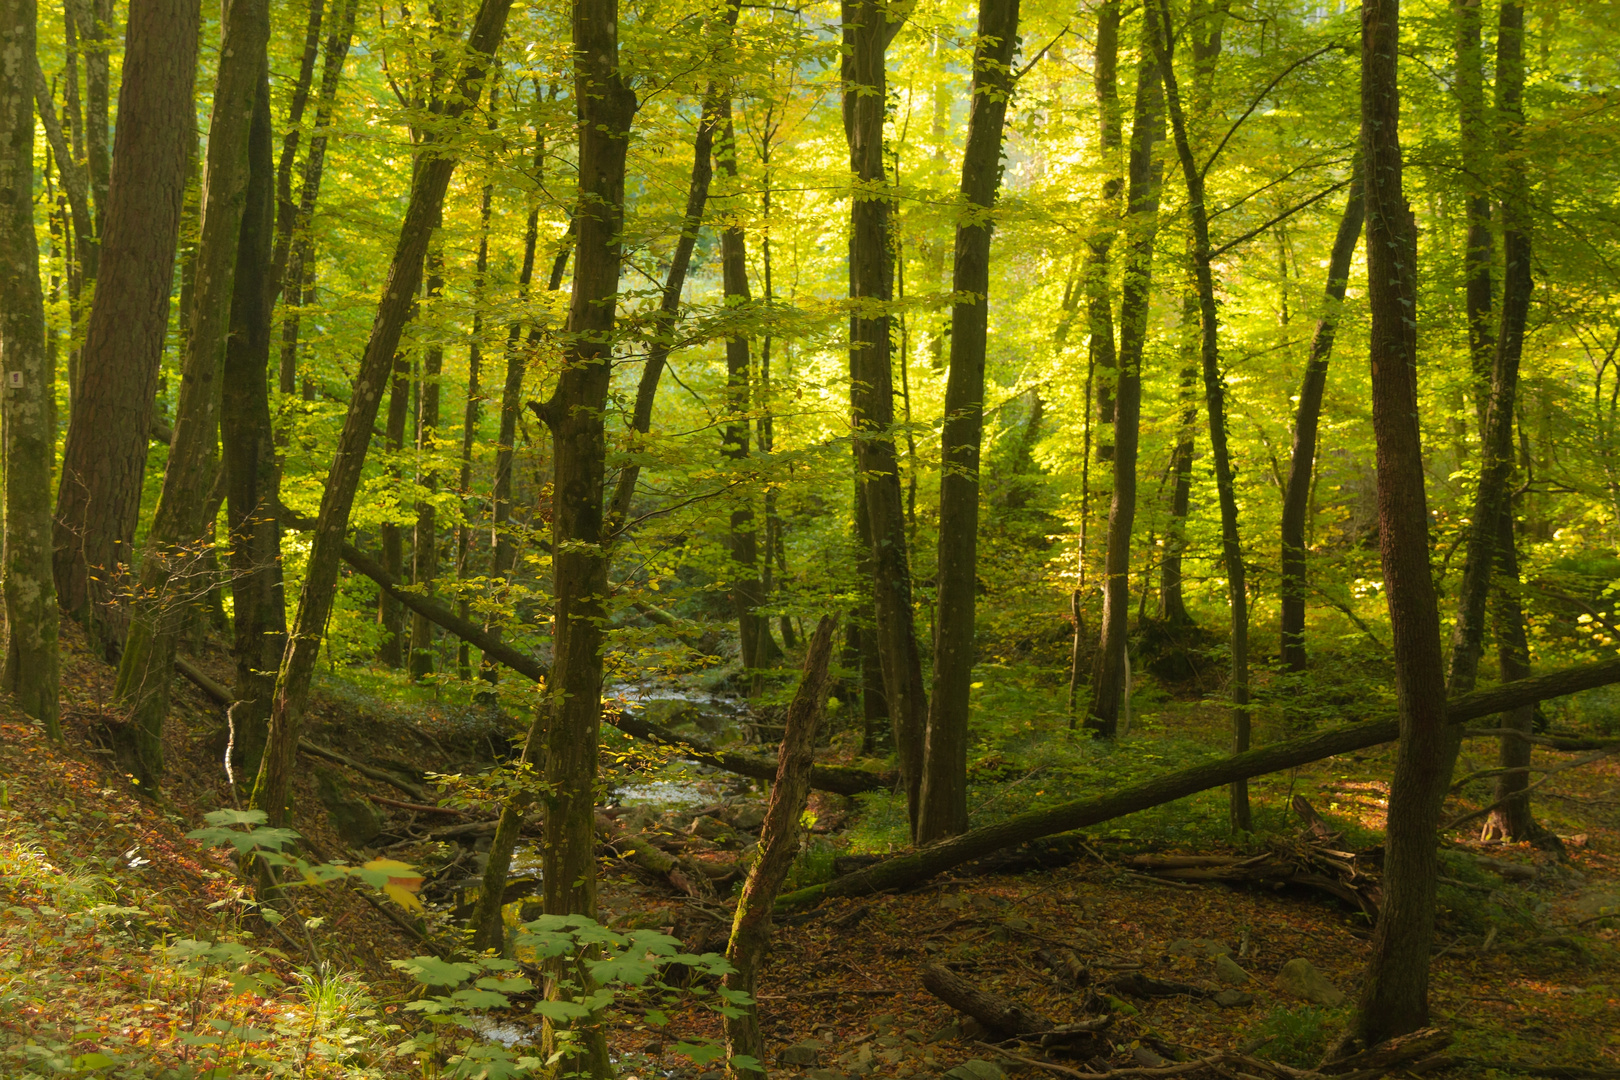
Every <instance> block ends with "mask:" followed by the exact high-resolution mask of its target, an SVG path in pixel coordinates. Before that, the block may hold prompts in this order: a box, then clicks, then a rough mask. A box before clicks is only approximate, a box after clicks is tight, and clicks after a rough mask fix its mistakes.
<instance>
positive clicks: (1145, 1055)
mask: <svg viewBox="0 0 1620 1080" xmlns="http://www.w3.org/2000/svg"><path fill="white" fill-rule="evenodd" d="M1131 1060H1132V1061H1134V1062H1136V1063H1137V1064H1138V1065H1141V1066H1143V1067H1144V1068H1148V1069H1157V1068H1159V1067H1161V1066H1163V1065H1165V1064H1167V1062H1166V1061H1165V1060H1164V1058H1163V1057H1161V1056H1160V1055H1159V1054H1157V1053H1155V1052H1154V1051H1153V1050H1150V1049H1149V1048H1147V1047H1145V1046H1138V1047H1137V1048H1136V1049H1135V1050H1132V1051H1131Z"/></svg>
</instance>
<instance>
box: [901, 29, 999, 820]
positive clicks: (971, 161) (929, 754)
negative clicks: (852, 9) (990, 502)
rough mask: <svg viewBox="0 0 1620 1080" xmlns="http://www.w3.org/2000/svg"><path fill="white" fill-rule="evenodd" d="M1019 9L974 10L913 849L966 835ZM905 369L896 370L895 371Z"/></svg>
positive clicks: (952, 273) (952, 287) (952, 284)
mask: <svg viewBox="0 0 1620 1080" xmlns="http://www.w3.org/2000/svg"><path fill="white" fill-rule="evenodd" d="M1017 47H1018V0H980V3H979V31H978V36H977V38H976V39H975V43H974V49H973V53H974V55H973V93H972V101H973V105H972V109H971V112H970V113H969V114H968V128H967V147H966V149H965V150H964V151H963V154H962V184H961V193H962V201H961V204H960V206H959V210H958V212H959V213H960V214H961V215H962V216H963V218H964V219H965V220H963V221H960V222H958V223H957V226H956V260H955V265H954V267H953V269H952V272H951V291H952V292H953V293H955V294H956V295H958V296H964V297H970V298H971V299H967V300H959V301H957V302H956V303H954V304H952V305H951V368H950V375H949V376H948V377H947V380H946V384H945V428H944V432H943V434H942V435H941V437H940V459H941V465H942V473H941V476H940V489H939V578H938V582H939V630H938V634H937V637H936V640H935V642H934V692H933V694H932V696H931V702H930V706H929V713H928V730H927V736H926V741H925V744H924V749H923V776H922V792H921V802H922V806H921V808H920V809H919V811H918V814H917V842H918V843H922V844H927V843H932V842H933V841H935V840H938V839H940V838H941V837H945V836H950V835H952V834H954V833H959V832H965V831H966V830H967V827H968V808H967V751H968V694H969V686H970V684H971V683H972V681H973V652H974V648H973V621H974V601H975V599H976V597H977V593H978V553H979V549H978V541H979V448H980V443H981V441H982V439H983V434H984V363H985V346H986V338H987V336H988V333H989V319H990V300H989V294H990V239H991V228H992V226H991V222H990V211H991V209H992V208H993V207H994V206H995V202H996V195H997V194H998V193H999V191H1000V188H1001V149H1002V130H1003V127H1004V126H1005V123H1006V119H1007V99H1008V98H1009V97H1011V96H1012V66H1011V65H1012V60H1013V54H1014V51H1015V50H1016V49H1017ZM902 362H903V361H902Z"/></svg>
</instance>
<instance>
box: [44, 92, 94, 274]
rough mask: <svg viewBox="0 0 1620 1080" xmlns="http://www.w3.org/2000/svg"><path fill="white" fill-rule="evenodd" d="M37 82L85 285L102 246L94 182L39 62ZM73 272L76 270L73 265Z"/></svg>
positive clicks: (79, 271) (46, 134)
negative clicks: (92, 193)
mask: <svg viewBox="0 0 1620 1080" xmlns="http://www.w3.org/2000/svg"><path fill="white" fill-rule="evenodd" d="M33 83H34V104H35V106H36V107H37V109H38V111H39V120H40V126H41V127H43V128H44V129H45V140H46V142H47V144H48V145H49V146H50V149H51V151H52V153H53V154H54V156H55V158H56V170H57V175H58V176H59V177H61V180H62V192H63V194H65V195H66V196H67V202H68V209H69V211H70V212H71V215H72V221H73V234H74V237H75V241H76V249H75V250H76V251H77V252H78V269H77V277H78V281H79V283H80V284H79V288H81V289H82V288H83V286H84V285H88V284H90V283H91V282H93V281H95V279H96V254H97V252H98V251H99V250H100V245H99V244H98V243H97V241H96V232H95V226H94V225H92V224H91V221H92V220H93V218H94V215H95V207H94V206H92V205H91V203H90V182H89V180H88V179H87V178H86V176H85V173H84V169H82V168H81V167H80V166H79V163H78V162H77V161H75V160H74V158H73V148H72V147H71V146H70V145H69V144H68V139H67V135H66V134H65V133H64V132H63V131H62V122H61V120H60V119H59V118H58V117H57V115H56V106H55V105H54V104H53V103H52V101H51V88H50V84H49V83H47V82H46V81H45V73H44V72H43V71H41V70H40V69H39V67H38V65H37V64H36V65H35V67H34V77H33ZM69 273H74V271H73V270H71V269H70V270H69Z"/></svg>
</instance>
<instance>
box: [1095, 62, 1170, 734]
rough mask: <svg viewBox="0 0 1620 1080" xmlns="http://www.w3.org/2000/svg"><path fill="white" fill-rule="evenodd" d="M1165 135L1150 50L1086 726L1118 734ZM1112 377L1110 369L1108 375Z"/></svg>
mask: <svg viewBox="0 0 1620 1080" xmlns="http://www.w3.org/2000/svg"><path fill="white" fill-rule="evenodd" d="M1163 139H1164V93H1163V89H1162V86H1161V83H1160V70H1159V63H1158V61H1156V60H1155V59H1153V56H1152V54H1151V52H1149V53H1148V54H1147V55H1144V56H1143V58H1142V60H1141V62H1140V63H1139V64H1138V66H1137V71H1136V105H1135V119H1134V121H1133V123H1132V127H1131V151H1130V191H1129V194H1128V195H1127V200H1128V208H1129V217H1128V218H1127V219H1126V239H1127V240H1128V242H1129V244H1130V247H1129V249H1128V250H1127V252H1126V256H1125V278H1124V284H1123V288H1122V297H1121V302H1120V311H1119V322H1120V342H1119V357H1118V361H1117V363H1118V376H1119V382H1118V387H1117V390H1118V392H1117V394H1116V397H1115V400H1114V404H1113V416H1114V451H1113V455H1112V461H1113V469H1114V496H1113V502H1112V504H1111V505H1110V506H1109V508H1108V554H1107V563H1106V566H1105V573H1106V575H1107V576H1106V578H1105V579H1104V582H1103V613H1102V630H1101V639H1100V641H1099V642H1098V645H1097V659H1096V669H1095V672H1094V673H1093V676H1092V681H1091V704H1090V705H1089V706H1088V708H1087V710H1086V717H1087V719H1086V725H1085V726H1086V727H1087V728H1088V729H1090V730H1091V731H1093V732H1095V733H1096V734H1098V735H1102V736H1106V737H1110V738H1112V737H1113V736H1114V735H1115V734H1116V733H1117V732H1118V730H1119V711H1120V706H1121V704H1122V702H1123V699H1124V696H1125V682H1126V675H1125V649H1126V636H1127V633H1128V626H1127V619H1128V618H1129V616H1130V608H1131V595H1130V593H1131V582H1130V573H1131V527H1132V525H1133V523H1134V522H1135V519H1136V450H1137V439H1138V434H1139V430H1140V427H1141V417H1142V351H1143V348H1144V346H1145V345H1146V344H1147V330H1148V302H1149V299H1150V298H1151V296H1152V290H1153V247H1154V241H1155V240H1156V238H1157V236H1158V229H1159V188H1160V184H1161V181H1162V179H1163V174H1164V165H1163V163H1162V162H1161V161H1159V160H1157V158H1156V155H1155V154H1154V150H1153V146H1154V143H1157V142H1162V141H1163ZM1104 378H1105V379H1106V376H1104Z"/></svg>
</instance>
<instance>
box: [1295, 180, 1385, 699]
mask: <svg viewBox="0 0 1620 1080" xmlns="http://www.w3.org/2000/svg"><path fill="white" fill-rule="evenodd" d="M1354 168H1355V170H1356V175H1355V176H1353V177H1351V179H1350V198H1349V199H1348V200H1347V201H1346V202H1345V204H1344V216H1343V217H1341V218H1340V219H1339V231H1338V233H1337V235H1335V236H1334V238H1333V250H1332V252H1331V253H1330V254H1329V255H1328V272H1327V286H1326V288H1325V289H1324V290H1323V292H1324V296H1323V301H1322V316H1321V318H1319V319H1318V320H1317V322H1316V333H1315V335H1314V336H1313V337H1312V338H1311V354H1310V359H1309V360H1307V361H1306V363H1305V378H1304V380H1303V381H1302V382H1301V383H1300V387H1299V405H1298V407H1297V408H1296V410H1295V412H1294V448H1293V452H1292V454H1291V455H1290V456H1289V459H1288V486H1287V487H1286V488H1284V489H1283V509H1282V590H1281V591H1282V660H1283V666H1284V667H1286V668H1287V669H1288V670H1289V671H1294V672H1303V671H1304V670H1305V592H1306V589H1305V523H1306V520H1307V518H1308V516H1309V515H1308V511H1309V509H1310V500H1311V483H1312V475H1313V473H1314V470H1315V466H1316V433H1317V428H1318V426H1319V425H1320V423H1321V419H1322V394H1323V392H1324V391H1325V390H1326V389H1327V376H1328V358H1329V357H1330V356H1331V355H1332V354H1333V339H1334V336H1335V335H1336V334H1337V333H1338V329H1339V315H1340V312H1341V311H1342V310H1343V309H1344V292H1345V289H1346V288H1347V287H1348V285H1349V282H1350V260H1351V258H1352V257H1353V256H1354V255H1355V252H1356V242H1357V241H1358V240H1359V239H1360V238H1361V223H1362V219H1363V218H1365V217H1366V202H1365V199H1364V197H1363V195H1362V183H1363V181H1362V177H1361V164H1360V161H1359V159H1358V161H1357V163H1356V165H1355V166H1354Z"/></svg>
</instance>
